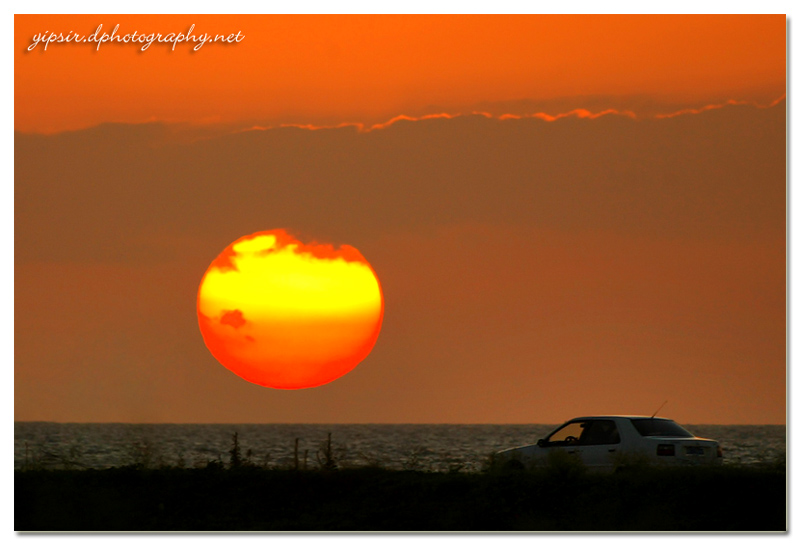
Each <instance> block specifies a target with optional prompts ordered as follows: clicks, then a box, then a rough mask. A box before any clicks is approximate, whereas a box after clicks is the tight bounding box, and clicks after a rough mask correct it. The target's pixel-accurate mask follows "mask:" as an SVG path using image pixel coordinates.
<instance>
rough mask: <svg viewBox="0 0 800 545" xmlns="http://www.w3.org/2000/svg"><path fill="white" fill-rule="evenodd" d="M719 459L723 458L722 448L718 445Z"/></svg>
mask: <svg viewBox="0 0 800 545" xmlns="http://www.w3.org/2000/svg"><path fill="white" fill-rule="evenodd" d="M717 458H722V447H721V446H719V445H717Z"/></svg>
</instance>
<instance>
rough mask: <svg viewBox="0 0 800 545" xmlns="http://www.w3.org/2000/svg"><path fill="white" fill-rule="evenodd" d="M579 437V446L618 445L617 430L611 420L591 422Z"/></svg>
mask: <svg viewBox="0 0 800 545" xmlns="http://www.w3.org/2000/svg"><path fill="white" fill-rule="evenodd" d="M587 424H590V425H589V426H587V429H585V430H584V432H583V435H582V436H581V445H614V444H617V443H619V441H620V439H619V430H617V425H616V424H615V423H614V421H613V420H592V421H590V422H587Z"/></svg>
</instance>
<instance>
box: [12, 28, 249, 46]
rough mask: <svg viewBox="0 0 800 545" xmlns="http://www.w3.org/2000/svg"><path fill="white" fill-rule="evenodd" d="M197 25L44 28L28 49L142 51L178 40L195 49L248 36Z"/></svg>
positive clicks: (173, 44)
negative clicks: (118, 47)
mask: <svg viewBox="0 0 800 545" xmlns="http://www.w3.org/2000/svg"><path fill="white" fill-rule="evenodd" d="M194 27H195V25H194V24H192V25H191V26H190V27H189V28H188V30H187V31H186V32H170V33H167V34H162V33H160V32H150V33H144V32H139V31H137V30H134V31H133V32H129V33H127V34H122V33H120V32H119V25H116V26H115V27H114V29H113V30H112V31H111V33H110V34H109V33H108V32H103V25H102V24H101V25H99V26H98V27H97V29H96V30H95V31H94V32H93V33H92V34H89V35H86V34H78V33H76V32H75V31H73V30H70V31H69V32H67V33H66V34H64V33H63V32H59V33H56V32H50V31H47V30H46V31H44V32H40V33H38V34H35V35H34V36H33V38H32V40H31V44H30V45H29V46H28V51H33V50H34V49H36V47H37V46H39V45H41V46H42V47H43V48H44V50H45V51H46V50H47V48H48V46H50V45H52V44H96V46H95V49H96V50H97V51H99V50H100V46H101V45H103V44H114V43H116V44H133V45H140V44H141V47H140V50H141V51H147V49H149V48H150V46H151V45H153V44H154V43H158V44H167V45H170V46H171V49H172V50H173V51H174V50H175V47H176V46H177V45H178V44H181V43H186V44H190V43H191V44H194V47H192V50H193V51H199V50H200V48H202V47H203V46H204V45H205V44H207V43H212V44H216V43H221V44H236V43H239V42H241V41H242V40H244V38H245V36H244V34H242V31H241V30H239V31H237V32H235V33H234V32H229V33H227V34H225V33H223V34H214V35H212V34H209V33H207V32H204V33H202V34H195V33H194Z"/></svg>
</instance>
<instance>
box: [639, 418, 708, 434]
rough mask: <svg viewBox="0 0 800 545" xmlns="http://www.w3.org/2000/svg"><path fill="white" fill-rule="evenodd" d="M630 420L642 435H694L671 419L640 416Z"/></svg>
mask: <svg viewBox="0 0 800 545" xmlns="http://www.w3.org/2000/svg"><path fill="white" fill-rule="evenodd" d="M631 422H632V423H633V427H635V428H636V431H638V432H639V433H640V434H641V435H642V436H644V437H694V436H693V435H692V434H691V433H689V432H688V431H686V430H685V429H683V428H682V427H680V426H679V425H678V424H676V423H675V422H673V421H672V420H660V419H659V420H656V419H655V418H642V419H637V420H631Z"/></svg>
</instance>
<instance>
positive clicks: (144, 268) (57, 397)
mask: <svg viewBox="0 0 800 545" xmlns="http://www.w3.org/2000/svg"><path fill="white" fill-rule="evenodd" d="M100 23H103V25H104V27H105V29H107V30H109V31H110V30H111V29H112V28H113V26H114V25H115V24H117V23H119V24H120V25H121V31H122V32H132V31H134V30H137V31H139V32H142V31H144V32H151V31H157V32H163V33H168V32H172V31H181V30H185V29H186V28H188V26H189V25H190V24H192V23H194V24H195V25H196V30H195V32H197V33H202V32H206V31H208V32H224V33H235V32H238V31H241V32H242V33H243V34H244V35H245V39H244V40H243V41H242V42H241V43H238V44H231V45H219V44H206V45H204V46H203V48H202V49H201V50H200V51H198V52H194V53H192V52H190V46H187V45H185V44H181V45H178V46H177V47H176V51H174V52H170V51H168V47H167V46H165V45H159V44H154V45H152V46H151V48H150V49H149V50H148V51H145V52H139V51H138V50H137V49H138V48H137V47H136V46H132V45H119V44H104V45H103V46H101V48H100V50H99V51H94V49H93V47H92V46H88V45H77V44H53V45H51V46H50V47H49V48H48V50H47V51H46V52H45V51H43V50H42V49H41V45H40V46H38V47H37V49H36V50H34V51H32V52H26V48H27V46H28V45H29V44H30V41H31V37H32V36H33V35H34V34H35V33H37V32H42V31H45V30H51V31H52V30H55V31H59V32H68V31H69V30H75V31H78V32H92V31H93V30H94V28H96V26H97V25H98V24H100ZM785 38H786V18H785V16H783V15H777V16H709V17H705V16H632V17H625V16H375V17H367V16H357V17H356V16H353V17H351V16H120V15H115V16H16V17H15V48H16V51H15V60H14V63H15V64H14V71H15V72H14V82H15V83H14V85H15V105H14V106H15V107H14V112H15V128H16V130H17V132H16V133H15V157H14V166H15V255H14V259H15V419H16V420H51V421H62V422H108V421H116V422H123V421H124V422H422V423H424V422H453V423H458V422H467V423H468V422H476V423H484V422H485V423H493V422H494V423H525V422H528V423H530V422H534V423H558V422H561V421H563V420H566V419H568V418H571V417H575V416H579V415H581V414H603V413H622V414H650V413H651V412H652V411H653V410H655V409H656V408H657V407H658V405H660V404H661V403H662V402H663V401H664V400H665V399H668V400H669V403H668V405H667V406H666V407H665V411H666V412H664V411H662V413H663V415H664V416H667V417H671V418H675V419H677V420H679V421H681V422H683V423H718V424H783V423H785V413H786V267H785V266H786V215H785V214H786V166H785V165H786V155H785V145H786V119H785V115H786V102H785V100H776V99H780V98H781V97H782V96H783V95H784V94H785V90H786V78H785V63H786V53H785ZM730 101H733V102H730ZM710 105H713V106H714V107H713V108H709V107H708V106H710ZM717 106H718V107H717ZM575 109H585V110H587V112H590V113H592V114H597V113H600V112H604V111H606V110H613V111H612V112H610V113H606V114H605V115H601V116H597V115H589V114H588V113H581V114H573V115H569V116H564V117H559V114H565V113H568V112H570V111H573V110H575ZM473 111H481V112H486V113H488V114H491V116H484V115H469V114H470V112H473ZM541 112H545V113H547V114H549V115H551V116H554V117H557V119H554V120H552V118H548V117H546V116H536V115H535V114H538V113H541ZM615 112H628V113H625V114H624V115H621V114H618V113H615ZM676 112H678V113H679V115H674V116H672V115H664V114H673V113H676ZM430 114H448V115H430ZM503 114H512V115H508V116H505V117H503ZM426 115H428V116H429V117H425V116H426ZM398 116H407V117H408V119H406V118H401V119H400V120H398V121H396V122H393V123H391V124H388V125H386V126H385V127H384V128H382V129H379V130H373V131H359V130H358V129H357V128H355V127H353V126H345V127H339V128H332V129H329V130H318V131H317V130H315V131H312V130H306V129H303V128H298V127H296V126H295V127H279V125H281V124H295V125H303V124H311V125H315V126H335V125H337V124H339V123H364V124H366V125H372V124H376V123H384V122H386V121H388V120H390V119H393V118H396V117H398ZM107 122H119V124H112V125H103V126H98V125H99V124H101V123H107ZM254 126H257V127H259V129H258V130H246V131H244V130H242V129H246V128H250V127H254ZM181 131H182V132H181ZM175 134H185V135H188V137H187V138H174V136H175ZM277 228H285V229H288V230H290V231H293V232H297V233H299V234H302V235H306V236H307V237H309V238H313V239H316V240H320V241H322V242H325V243H328V242H330V243H334V244H348V245H352V246H353V247H355V248H357V249H358V250H359V251H360V252H361V253H362V254H363V256H364V258H365V259H366V260H367V261H368V262H369V263H370V265H371V266H372V268H373V269H374V271H375V273H376V275H377V277H378V278H379V280H380V284H381V291H382V293H383V296H384V300H385V312H384V318H383V323H382V326H381V333H380V336H379V338H378V341H377V343H376V344H375V347H374V349H373V351H372V352H371V353H370V354H369V356H368V357H367V358H366V359H365V360H364V361H363V362H362V363H361V364H359V366H358V367H357V368H356V369H354V370H353V371H352V372H350V373H348V374H347V375H345V376H344V377H342V378H340V379H338V380H336V381H334V382H332V383H330V384H327V385H324V386H321V387H319V388H311V389H307V390H297V391H278V390H270V389H266V388H263V387H260V386H256V385H253V384H251V383H249V382H246V381H244V380H242V379H241V378H239V377H237V376H236V375H234V374H233V373H230V372H229V371H227V370H226V369H225V368H224V367H222V366H221V365H219V364H218V363H217V362H216V361H215V360H214V358H213V357H212V356H211V354H210V353H209V352H208V350H207V349H206V347H205V346H204V344H203V339H202V336H201V334H200V332H199V330H198V326H197V314H196V298H197V290H198V286H199V284H200V281H201V279H202V276H203V273H204V272H205V271H206V269H207V268H208V266H209V264H210V263H211V262H212V261H213V260H214V258H215V257H216V256H217V255H219V253H220V252H221V251H222V250H223V249H224V248H225V247H226V246H227V245H228V244H230V243H231V242H233V241H234V240H236V239H238V238H239V237H242V236H244V235H247V234H250V233H254V232H257V231H265V230H271V229H277Z"/></svg>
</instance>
